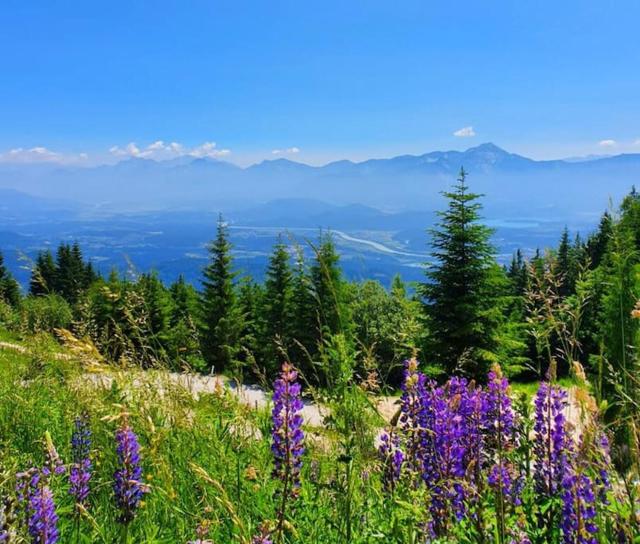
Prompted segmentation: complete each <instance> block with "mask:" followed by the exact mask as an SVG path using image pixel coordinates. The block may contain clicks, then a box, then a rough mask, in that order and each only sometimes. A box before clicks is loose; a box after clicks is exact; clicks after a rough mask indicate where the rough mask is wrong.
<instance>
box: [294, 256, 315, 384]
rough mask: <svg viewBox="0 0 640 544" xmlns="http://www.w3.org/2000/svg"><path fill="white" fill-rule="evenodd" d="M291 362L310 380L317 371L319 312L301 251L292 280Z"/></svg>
mask: <svg viewBox="0 0 640 544" xmlns="http://www.w3.org/2000/svg"><path fill="white" fill-rule="evenodd" d="M291 284H292V285H291V306H292V311H293V318H292V321H291V349H290V350H289V354H290V358H291V362H292V363H294V364H295V365H296V366H297V367H298V368H300V369H302V371H303V373H304V374H305V375H306V376H307V379H311V376H312V374H313V373H314V372H315V369H314V368H313V365H312V359H313V356H314V355H315V353H316V352H317V347H318V346H317V344H316V338H317V335H316V333H315V331H317V329H318V327H319V326H320V324H319V322H318V316H317V314H316V311H315V300H314V298H313V287H312V283H311V278H310V277H309V274H308V271H307V264H306V262H305V259H304V253H303V252H302V249H301V248H297V256H296V262H295V267H294V269H293V274H292V277H291Z"/></svg>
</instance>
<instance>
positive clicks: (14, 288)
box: [0, 252, 20, 306]
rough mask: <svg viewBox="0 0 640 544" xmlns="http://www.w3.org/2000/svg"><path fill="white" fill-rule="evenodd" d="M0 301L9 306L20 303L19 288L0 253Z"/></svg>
mask: <svg viewBox="0 0 640 544" xmlns="http://www.w3.org/2000/svg"><path fill="white" fill-rule="evenodd" d="M0 300H3V301H4V302H6V303H7V304H10V305H11V306H17V305H18V304H19V303H20V286H19V285H18V282H17V281H16V280H15V279H14V277H13V276H12V275H11V272H9V270H7V267H6V266H5V265H4V256H3V255H2V253H1V252H0Z"/></svg>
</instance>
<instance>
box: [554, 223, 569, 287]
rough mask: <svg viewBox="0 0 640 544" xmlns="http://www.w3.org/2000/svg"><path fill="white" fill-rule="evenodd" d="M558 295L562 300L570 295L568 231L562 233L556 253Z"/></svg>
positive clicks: (565, 229)
mask: <svg viewBox="0 0 640 544" xmlns="http://www.w3.org/2000/svg"><path fill="white" fill-rule="evenodd" d="M556 259H557V273H558V283H559V287H558V295H560V296H561V297H562V298H565V297H567V296H568V295H570V294H571V242H569V230H568V229H567V227H565V228H564V230H563V231H562V237H561V238H560V245H559V246H558V252H557V257H556Z"/></svg>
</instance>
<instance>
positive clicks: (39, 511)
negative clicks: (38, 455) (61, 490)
mask: <svg viewBox="0 0 640 544" xmlns="http://www.w3.org/2000/svg"><path fill="white" fill-rule="evenodd" d="M50 475H51V471H50V470H47V471H46V472H45V471H44V470H39V469H37V468H35V467H34V468H30V469H29V470H27V471H25V472H19V473H18V474H16V478H17V480H18V482H17V485H16V492H17V495H18V501H19V504H20V506H21V508H22V510H23V511H24V513H25V515H26V520H27V528H28V531H29V535H30V536H31V541H32V542H33V543H34V544H55V543H56V542H58V537H59V534H58V527H57V524H58V516H57V514H56V509H55V504H54V502H53V494H52V493H51V488H50V487H49V477H50Z"/></svg>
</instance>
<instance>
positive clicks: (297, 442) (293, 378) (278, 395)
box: [271, 363, 304, 497]
mask: <svg viewBox="0 0 640 544" xmlns="http://www.w3.org/2000/svg"><path fill="white" fill-rule="evenodd" d="M297 378H298V373H297V372H296V371H295V370H294V368H293V366H292V365H291V364H289V363H284V364H283V365H282V372H281V374H280V378H278V379H277V380H276V382H275V383H274V392H273V410H272V412H271V419H272V423H273V428H272V431H271V438H272V444H271V451H272V452H273V456H274V458H275V468H274V471H273V475H274V477H275V478H277V479H279V480H281V481H282V482H283V483H284V489H285V493H286V494H288V495H290V496H291V497H296V496H297V494H298V488H299V487H300V469H301V467H302V454H303V453H304V445H303V442H304V432H303V431H302V415H301V413H300V412H301V411H302V408H303V404H302V399H301V398H300V391H301V388H300V384H299V383H298V382H297Z"/></svg>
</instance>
